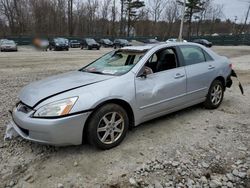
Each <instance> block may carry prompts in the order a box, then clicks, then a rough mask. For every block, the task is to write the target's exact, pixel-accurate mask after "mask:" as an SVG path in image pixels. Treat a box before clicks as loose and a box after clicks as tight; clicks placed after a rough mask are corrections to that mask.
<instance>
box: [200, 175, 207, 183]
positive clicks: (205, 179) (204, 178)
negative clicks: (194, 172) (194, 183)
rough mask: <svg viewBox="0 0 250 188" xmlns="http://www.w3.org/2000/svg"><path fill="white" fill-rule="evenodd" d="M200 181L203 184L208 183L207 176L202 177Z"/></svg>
mask: <svg viewBox="0 0 250 188" xmlns="http://www.w3.org/2000/svg"><path fill="white" fill-rule="evenodd" d="M200 180H201V182H202V183H203V184H206V183H207V178H206V177H205V176H202V177H201V179H200Z"/></svg>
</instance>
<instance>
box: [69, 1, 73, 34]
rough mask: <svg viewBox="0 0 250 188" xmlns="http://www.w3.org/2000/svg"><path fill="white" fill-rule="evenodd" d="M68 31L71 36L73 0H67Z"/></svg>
mask: <svg viewBox="0 0 250 188" xmlns="http://www.w3.org/2000/svg"><path fill="white" fill-rule="evenodd" d="M68 32H69V35H70V36H72V35H73V33H74V30H73V0H68Z"/></svg>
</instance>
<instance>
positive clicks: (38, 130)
mask: <svg viewBox="0 0 250 188" xmlns="http://www.w3.org/2000/svg"><path fill="white" fill-rule="evenodd" d="M32 113H34V112H29V113H24V112H22V111H19V110H18V109H17V108H16V107H15V108H14V109H13V111H12V121H11V122H10V124H11V126H12V127H13V128H14V129H15V131H16V132H17V133H18V134H19V135H20V136H21V137H23V138H24V139H27V140H30V141H34V142H39V143H43V144H49V145H57V146H66V145H80V144H82V136H83V128H84V125H85V122H86V120H87V118H88V116H89V114H90V112H86V113H82V114H76V115H72V116H67V117H62V118H54V119H44V118H32Z"/></svg>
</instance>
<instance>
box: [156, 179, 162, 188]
mask: <svg viewBox="0 0 250 188" xmlns="http://www.w3.org/2000/svg"><path fill="white" fill-rule="evenodd" d="M154 187H155V188H163V186H162V185H161V183H160V182H159V181H157V180H155V181H154Z"/></svg>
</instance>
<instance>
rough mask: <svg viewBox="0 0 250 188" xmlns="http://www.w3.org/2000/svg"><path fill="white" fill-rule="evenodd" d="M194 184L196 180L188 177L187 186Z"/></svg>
mask: <svg viewBox="0 0 250 188" xmlns="http://www.w3.org/2000/svg"><path fill="white" fill-rule="evenodd" d="M193 184H194V180H192V179H190V178H188V179H187V186H188V187H192V186H193Z"/></svg>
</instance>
